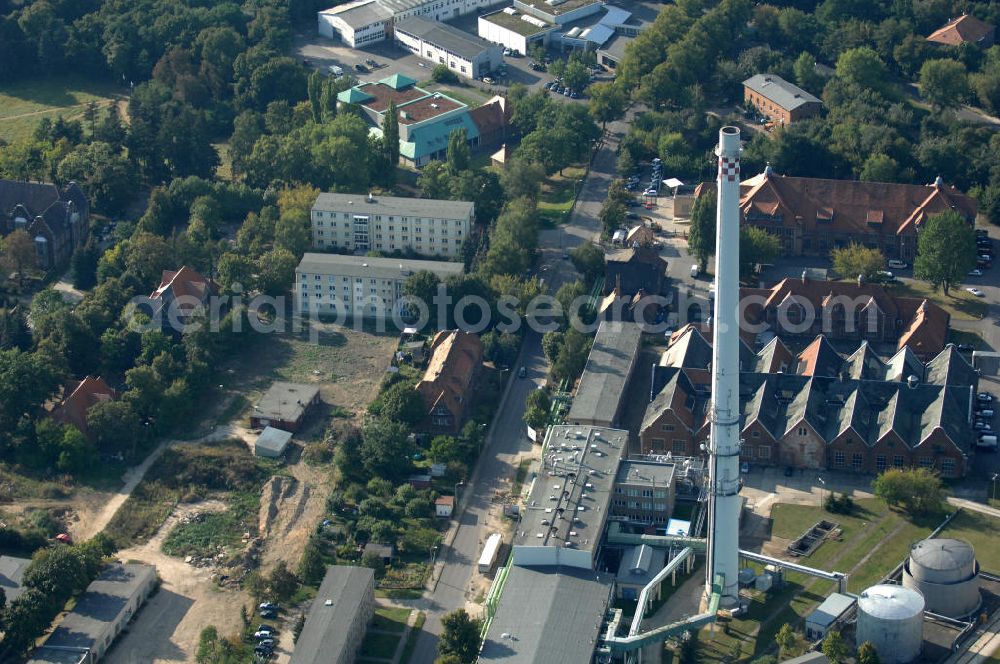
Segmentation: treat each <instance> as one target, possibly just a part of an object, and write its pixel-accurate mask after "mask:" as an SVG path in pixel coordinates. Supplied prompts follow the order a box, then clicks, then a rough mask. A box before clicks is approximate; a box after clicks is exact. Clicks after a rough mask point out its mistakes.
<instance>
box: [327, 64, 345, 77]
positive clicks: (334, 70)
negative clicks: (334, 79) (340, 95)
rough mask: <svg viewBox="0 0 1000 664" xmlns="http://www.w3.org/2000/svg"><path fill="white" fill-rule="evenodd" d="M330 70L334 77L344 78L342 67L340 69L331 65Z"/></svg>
mask: <svg viewBox="0 0 1000 664" xmlns="http://www.w3.org/2000/svg"><path fill="white" fill-rule="evenodd" d="M329 70H330V73H331V74H333V75H334V76H343V75H344V70H343V69H341V68H340V67H338V66H337V65H330V66H329Z"/></svg>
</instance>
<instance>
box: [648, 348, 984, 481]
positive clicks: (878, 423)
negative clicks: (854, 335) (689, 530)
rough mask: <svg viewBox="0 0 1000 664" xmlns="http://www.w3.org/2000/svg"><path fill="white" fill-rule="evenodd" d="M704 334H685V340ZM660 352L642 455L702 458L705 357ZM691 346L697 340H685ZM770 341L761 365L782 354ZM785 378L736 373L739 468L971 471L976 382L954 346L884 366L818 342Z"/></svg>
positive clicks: (792, 362) (788, 365)
mask: <svg viewBox="0 0 1000 664" xmlns="http://www.w3.org/2000/svg"><path fill="white" fill-rule="evenodd" d="M692 335H694V336H700V337H702V339H701V341H700V342H698V343H697V344H696V345H708V341H707V339H704V337H703V336H702V333H701V332H700V331H699V330H698V329H696V328H689V329H688V331H687V332H686V333H685V336H692ZM678 342H680V340H678V341H677V342H675V343H674V344H672V345H671V347H669V348H668V349H667V351H665V352H664V355H663V359H662V360H661V363H660V366H658V367H656V368H655V370H654V376H653V389H652V393H651V402H650V404H649V406H648V407H647V409H646V415H645V417H644V419H643V422H642V425H641V427H640V430H639V440H640V445H641V451H642V453H665V452H672V453H674V454H679V455H684V454H687V455H693V454H698V453H699V449H700V448H699V446H700V445H701V444H702V443H704V442H705V441H706V440H707V439H708V435H709V422H708V420H707V410H708V403H709V400H710V397H711V394H710V375H709V371H708V362H709V361H710V357H711V356H710V355H708V356H707V357H708V358H709V359H708V360H706V359H705V357H706V355H705V354H704V353H679V352H676V349H675V348H674V346H675V345H677V343H678ZM684 344H685V345H686V346H691V345H692V341H691V340H690V339H687V340H685V341H684ZM786 352H787V351H786V350H783V344H781V342H780V341H778V340H772V342H771V344H768V346H766V347H765V348H764V349H762V350H761V351H759V352H758V353H757V354H756V356H755V357H756V362H751V363H749V364H748V363H746V362H743V365H744V366H754V367H761V366H764V365H766V364H767V363H768V362H770V361H772V360H773V359H774V358H776V357H779V356H782V355H784V354H785V353H786ZM783 364H784V366H785V368H784V369H782V370H781V371H782V372H781V373H774V372H762V371H756V370H750V371H746V370H744V371H742V372H741V373H740V401H741V405H742V413H741V429H742V434H741V437H742V438H743V445H742V448H741V457H742V459H743V460H745V461H747V462H750V463H754V464H761V465H773V466H779V465H780V466H792V467H794V468H808V469H833V470H844V471H853V472H859V473H877V472H881V471H883V470H885V469H886V468H889V467H905V466H920V467H927V468H934V469H936V470H937V471H939V472H940V473H941V474H942V475H943V476H944V477H961V476H964V475H965V473H966V472H967V471H968V468H969V463H970V457H971V455H972V454H973V450H974V435H973V431H972V427H971V423H970V421H969V418H970V413H971V405H970V400H971V399H972V398H974V397H973V395H974V394H975V391H976V388H977V383H978V375H977V373H976V371H975V369H973V368H972V366H971V365H970V364H969V362H968V360H966V359H965V357H964V356H962V355H961V353H959V352H958V351H957V350H956V349H955V348H954V347H953V346H949V347H947V348H945V349H944V350H943V351H941V352H940V353H939V354H938V355H937V356H935V357H934V358H933V359H931V360H930V361H929V362H927V363H926V364H924V363H922V362H920V360H918V359H917V358H916V356H915V355H914V354H913V353H912V351H910V350H909V349H908V348H903V349H901V350H900V351H899V352H897V353H896V355H895V356H893V357H892V358H891V359H889V360H888V361H886V362H883V361H882V360H881V359H879V358H878V357H877V356H875V355H874V353H872V351H871V350H870V348H869V347H868V344H867V343H865V342H862V344H861V345H860V346H859V347H858V349H857V350H856V351H855V352H853V353H851V354H850V355H847V356H846V357H845V356H843V355H841V354H840V353H838V352H837V351H835V350H834V349H833V348H832V346H831V345H830V344H829V342H828V341H827V340H825V339H823V338H822V337H820V338H817V339H816V340H815V341H814V342H813V343H812V344H810V345H809V346H808V347H806V349H804V350H803V351H802V352H801V353H799V354H798V355H797V356H795V357H794V358H789V356H787V355H785V359H784V362H783Z"/></svg>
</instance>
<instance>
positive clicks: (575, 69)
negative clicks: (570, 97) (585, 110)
mask: <svg viewBox="0 0 1000 664" xmlns="http://www.w3.org/2000/svg"><path fill="white" fill-rule="evenodd" d="M589 81H590V72H588V71H587V66H586V65H585V64H583V63H582V62H580V61H579V60H577V59H576V58H573V59H571V60H570V61H569V63H568V64H567V65H566V71H565V72H564V73H563V82H565V83H566V86H567V87H569V88H570V89H572V90H576V91H577V92H580V91H582V90H583V89H584V88H585V87H587V83H588V82H589Z"/></svg>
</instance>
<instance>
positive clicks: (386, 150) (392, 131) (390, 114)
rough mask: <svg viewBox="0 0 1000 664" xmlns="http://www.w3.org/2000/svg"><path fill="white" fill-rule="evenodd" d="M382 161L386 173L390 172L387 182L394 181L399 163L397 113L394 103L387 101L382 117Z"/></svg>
mask: <svg viewBox="0 0 1000 664" xmlns="http://www.w3.org/2000/svg"><path fill="white" fill-rule="evenodd" d="M382 161H383V162H384V163H383V167H384V168H385V169H386V173H387V174H389V173H391V174H392V177H391V178H389V180H388V182H389V183H390V184H391V183H392V182H395V173H396V166H397V165H398V164H399V113H398V112H397V111H396V103H395V102H394V101H390V102H389V108H387V109H386V112H385V115H384V116H383V117H382Z"/></svg>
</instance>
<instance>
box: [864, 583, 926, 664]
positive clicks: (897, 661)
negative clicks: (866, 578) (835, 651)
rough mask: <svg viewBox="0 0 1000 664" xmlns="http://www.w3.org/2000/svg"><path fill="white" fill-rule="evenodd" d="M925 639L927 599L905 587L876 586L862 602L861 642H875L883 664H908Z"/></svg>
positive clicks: (914, 657)
mask: <svg viewBox="0 0 1000 664" xmlns="http://www.w3.org/2000/svg"><path fill="white" fill-rule="evenodd" d="M923 640H924V598H923V596H922V595H921V594H920V593H918V592H917V591H915V590H910V589H909V588H903V587H902V586H889V585H879V586H872V587H871V588H869V589H868V590H866V591H864V592H863V593H861V596H860V598H859V599H858V630H857V642H858V643H859V644H860V643H864V642H865V641H871V643H872V645H873V646H875V650H877V651H878V657H879V660H880V661H881V662H882V663H883V664H907V663H908V662H912V661H913V660H915V659H916V658H917V657H918V656H919V655H920V647H921V644H922V643H923Z"/></svg>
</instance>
